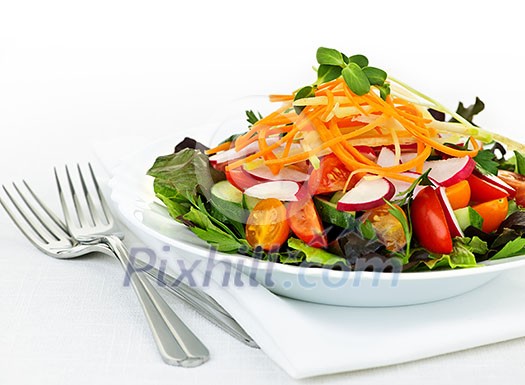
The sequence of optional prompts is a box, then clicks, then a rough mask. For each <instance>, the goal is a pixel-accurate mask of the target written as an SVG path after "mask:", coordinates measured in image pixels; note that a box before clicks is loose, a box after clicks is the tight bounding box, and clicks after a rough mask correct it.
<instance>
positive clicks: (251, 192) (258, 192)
mask: <svg viewBox="0 0 525 385" xmlns="http://www.w3.org/2000/svg"><path fill="white" fill-rule="evenodd" d="M244 193H245V194H246V195H248V196H250V197H253V198H259V199H267V198H276V199H279V200H280V201H292V202H293V201H297V200H298V193H299V184H298V183H297V182H292V181H288V180H279V181H272V182H264V183H259V184H257V185H255V186H252V187H249V188H247V189H246V190H244Z"/></svg>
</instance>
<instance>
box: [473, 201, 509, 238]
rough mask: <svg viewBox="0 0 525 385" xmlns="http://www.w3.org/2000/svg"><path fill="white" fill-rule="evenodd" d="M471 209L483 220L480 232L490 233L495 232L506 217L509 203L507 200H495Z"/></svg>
mask: <svg viewBox="0 0 525 385" xmlns="http://www.w3.org/2000/svg"><path fill="white" fill-rule="evenodd" d="M472 208H473V209H474V210H475V211H476V212H477V213H478V214H479V215H481V217H482V218H483V225H482V227H481V230H483V231H484V232H486V233H491V232H493V231H495V230H497V228H498V227H499V225H501V222H503V221H504V220H505V218H506V217H507V212H508V211H509V201H508V200H507V198H501V199H495V200H492V201H488V202H484V203H480V204H479V205H475V206H472Z"/></svg>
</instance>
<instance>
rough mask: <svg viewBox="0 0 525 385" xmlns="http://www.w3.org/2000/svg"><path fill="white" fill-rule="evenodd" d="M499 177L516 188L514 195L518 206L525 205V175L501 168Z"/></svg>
mask: <svg viewBox="0 0 525 385" xmlns="http://www.w3.org/2000/svg"><path fill="white" fill-rule="evenodd" d="M498 178H500V179H502V180H503V181H504V182H506V183H507V184H509V185H511V186H512V187H514V188H515V189H516V196H515V197H514V199H515V200H516V203H517V204H518V206H522V207H523V206H525V176H523V175H520V174H518V173H516V172H512V171H506V170H499V171H498Z"/></svg>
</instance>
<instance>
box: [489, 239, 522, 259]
mask: <svg viewBox="0 0 525 385" xmlns="http://www.w3.org/2000/svg"><path fill="white" fill-rule="evenodd" d="M523 253H525V238H521V237H519V238H516V239H514V240H512V241H510V242H508V243H506V244H505V246H503V247H502V248H501V250H499V251H498V252H497V253H496V254H494V255H493V256H492V257H491V258H490V259H491V260H496V259H502V258H509V257H514V256H516V255H520V254H523Z"/></svg>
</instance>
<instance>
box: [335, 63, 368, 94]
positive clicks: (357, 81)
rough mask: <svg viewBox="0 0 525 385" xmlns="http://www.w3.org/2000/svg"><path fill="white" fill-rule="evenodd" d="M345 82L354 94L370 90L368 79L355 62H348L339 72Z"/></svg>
mask: <svg viewBox="0 0 525 385" xmlns="http://www.w3.org/2000/svg"><path fill="white" fill-rule="evenodd" d="M341 74H342V75H343V79H344V80H345V83H346V84H348V87H350V89H351V90H352V92H353V93H354V94H356V95H359V96H361V95H364V94H366V93H368V92H369V91H370V81H369V80H368V77H367V76H366V74H365V72H364V71H363V70H362V69H361V67H359V66H358V65H357V64H355V63H352V62H350V63H348V65H347V66H346V67H345V68H343V71H342V72H341Z"/></svg>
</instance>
